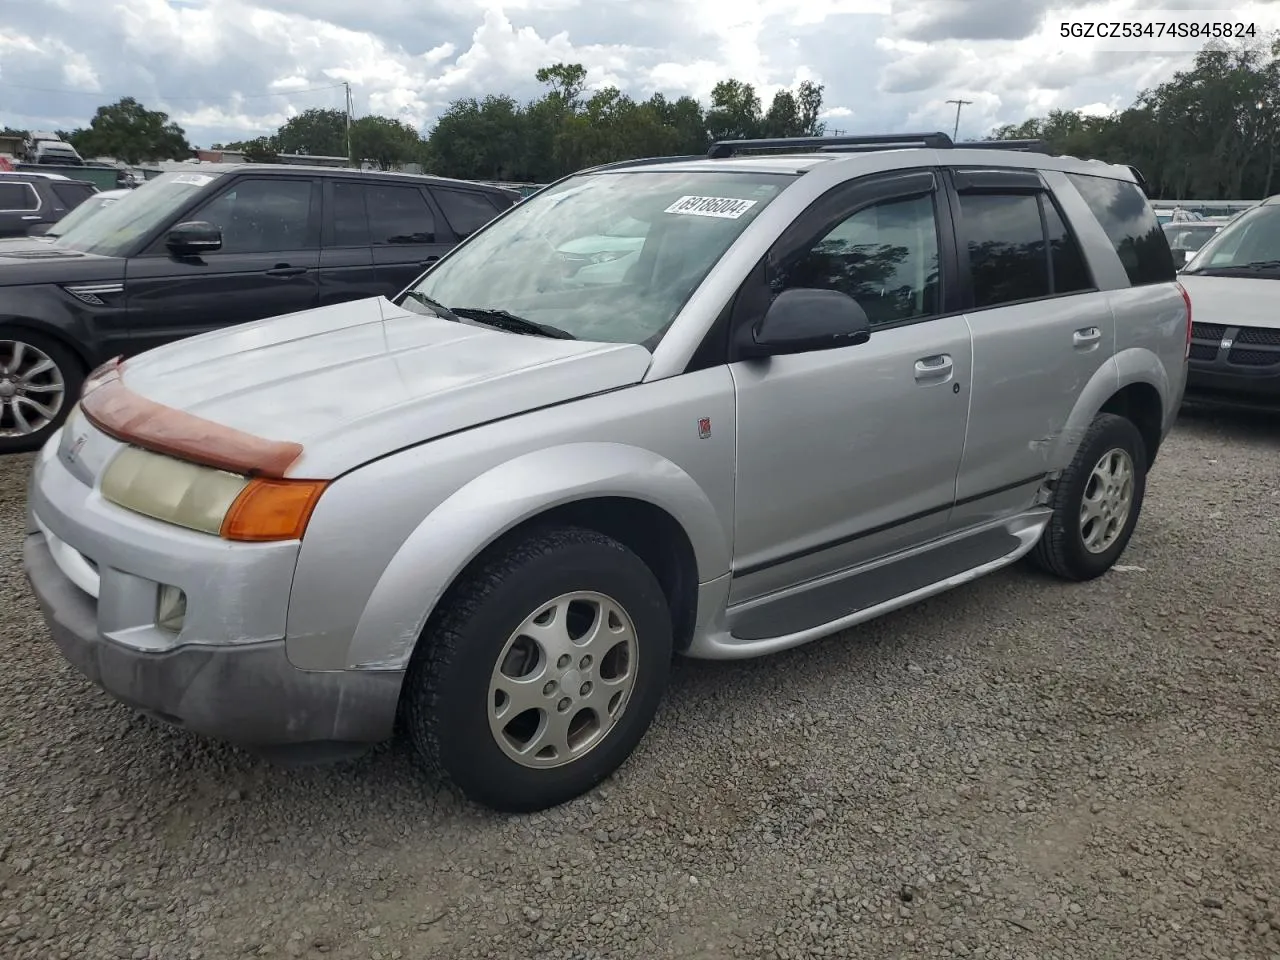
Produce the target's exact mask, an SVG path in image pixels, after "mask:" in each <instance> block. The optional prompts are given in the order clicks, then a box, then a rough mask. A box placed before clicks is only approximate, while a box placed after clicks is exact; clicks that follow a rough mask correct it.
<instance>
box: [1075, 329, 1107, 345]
mask: <svg viewBox="0 0 1280 960" xmlns="http://www.w3.org/2000/svg"><path fill="white" fill-rule="evenodd" d="M1101 339H1102V331H1101V330H1099V329H1098V328H1097V327H1084V328H1083V329H1080V330H1077V331H1076V332H1075V333H1073V334H1072V335H1071V342H1072V343H1074V344H1075V345H1076V346H1077V347H1092V346H1093V345H1094V344H1095V343H1097V342H1098V341H1099V340H1101Z"/></svg>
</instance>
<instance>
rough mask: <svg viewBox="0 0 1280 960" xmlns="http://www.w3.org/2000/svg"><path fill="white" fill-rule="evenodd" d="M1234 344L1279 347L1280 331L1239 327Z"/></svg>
mask: <svg viewBox="0 0 1280 960" xmlns="http://www.w3.org/2000/svg"><path fill="white" fill-rule="evenodd" d="M1236 343H1261V344H1265V345H1267V346H1269V347H1280V330H1268V329H1266V328H1265V327H1241V328H1240V336H1238V337H1236Z"/></svg>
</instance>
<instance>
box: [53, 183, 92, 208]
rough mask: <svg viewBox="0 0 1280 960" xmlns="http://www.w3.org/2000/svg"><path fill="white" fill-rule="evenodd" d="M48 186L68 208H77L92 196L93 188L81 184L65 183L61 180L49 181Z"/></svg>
mask: <svg viewBox="0 0 1280 960" xmlns="http://www.w3.org/2000/svg"><path fill="white" fill-rule="evenodd" d="M49 186H50V187H52V188H53V192H54V193H55V194H57V197H58V199H59V200H61V201H62V202H63V203H64V204H65V205H66V206H67V207H68V208H71V207H76V206H79V205H80V204H82V203H84V201H86V200H88V199H89V197H90V196H92V195H93V187H90V186H86V185H85V184H83V183H67V182H64V181H61V180H53V181H50V183H49Z"/></svg>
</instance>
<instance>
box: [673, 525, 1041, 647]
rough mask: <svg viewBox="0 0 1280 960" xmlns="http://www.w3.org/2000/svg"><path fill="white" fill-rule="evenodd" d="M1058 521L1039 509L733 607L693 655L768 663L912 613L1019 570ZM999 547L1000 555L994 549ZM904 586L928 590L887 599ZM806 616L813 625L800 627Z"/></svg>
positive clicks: (700, 641) (696, 644) (699, 640)
mask: <svg viewBox="0 0 1280 960" xmlns="http://www.w3.org/2000/svg"><path fill="white" fill-rule="evenodd" d="M1051 516H1052V511H1051V510H1049V509H1048V508H1047V507H1041V508H1037V509H1035V510H1031V511H1028V512H1026V513H1023V514H1020V515H1019V516H1018V517H1017V518H1015V519H1013V520H1004V521H1001V522H999V523H997V524H993V525H990V526H987V527H985V528H983V529H980V530H977V531H972V530H971V531H967V532H966V533H964V534H960V535H956V536H953V537H949V538H947V539H946V540H942V541H938V542H935V543H932V544H928V545H926V546H923V547H919V548H916V549H914V550H912V551H910V552H908V553H906V554H899V555H897V556H894V557H888V558H885V559H884V560H880V561H876V562H875V563H873V564H869V565H867V566H863V567H859V568H857V569H855V570H849V571H843V572H840V573H837V574H833V575H831V576H828V577H824V578H823V579H821V580H818V581H815V582H812V583H806V584H802V585H800V586H798V587H793V588H790V589H788V590H785V591H781V592H780V593H777V594H771V595H769V596H767V597H762V598H759V599H756V600H751V601H748V602H747V603H743V604H739V605H737V606H735V607H730V608H729V609H728V610H726V611H725V612H724V614H723V617H722V619H721V622H720V623H719V624H717V625H715V626H713V627H711V629H709V630H707V631H705V632H703V633H701V635H699V636H696V637H695V638H694V640H693V643H692V644H691V645H690V647H689V650H688V652H687V655H688V656H690V657H694V658H698V659H707V660H739V659H746V658H750V657H758V656H763V655H766V654H770V653H776V652H778V651H780V650H787V649H789V648H791V647H798V646H800V645H802V644H805V643H808V642H809V641H811V640H817V639H820V638H822V637H826V636H830V635H831V634H833V633H839V632H840V631H841V630H845V629H848V628H849V627H853V626H857V625H858V624H860V623H866V622H867V621H868V620H874V619H875V618H877V617H880V616H883V615H884V614H886V613H891V612H892V611H894V610H900V609H901V608H903V607H907V606H911V605H912V604H915V603H918V602H920V601H921V600H925V599H927V598H929V597H932V596H936V595H937V594H939V593H944V592H945V591H947V590H951V589H953V588H955V587H959V586H962V585H964V584H966V583H971V582H972V581H974V580H978V579H980V578H982V577H985V576H986V575H987V574H989V573H994V572H995V571H997V570H999V569H1001V568H1003V567H1007V566H1010V565H1011V564H1014V563H1017V562H1018V561H1019V560H1021V559H1022V558H1023V557H1024V556H1026V555H1027V554H1028V553H1030V552H1031V550H1032V548H1033V547H1035V545H1036V543H1037V542H1038V541H1039V540H1040V535H1041V534H1042V533H1043V532H1044V528H1045V527H1046V526H1047V525H1048V523H1049V518H1050V517H1051ZM997 543H999V544H1000V546H999V547H998V548H996V549H997V550H999V552H998V553H997V552H996V551H995V550H993V549H991V548H992V547H994V546H995V545H996V544H997ZM981 557H986V558H991V559H979V558H981ZM957 565H960V568H959V569H956V567H957ZM948 567H950V568H952V569H951V570H950V571H949V570H948ZM926 572H927V573H928V574H931V575H926ZM904 583H905V584H913V583H919V584H920V585H919V586H914V587H913V588H912V589H909V590H908V591H907V592H906V593H897V594H896V595H893V596H887V595H886V590H891V589H892V586H893V585H895V584H896V585H898V586H901V585H903V584H904ZM877 595H878V596H877ZM872 598H874V599H872ZM864 601H869V602H864ZM837 605H838V606H841V607H843V611H842V612H840V613H838V614H837V615H834V616H829V617H827V618H826V619H824V620H823V621H822V622H812V620H813V614H814V613H823V612H833V607H836V606H837ZM851 607H852V609H851ZM806 612H809V615H808V617H805V614H806ZM802 617H803V618H805V619H809V620H810V621H811V622H809V623H804V624H801V623H798V622H797V620H798V619H799V618H802ZM787 626H790V627H791V629H786V627H787Z"/></svg>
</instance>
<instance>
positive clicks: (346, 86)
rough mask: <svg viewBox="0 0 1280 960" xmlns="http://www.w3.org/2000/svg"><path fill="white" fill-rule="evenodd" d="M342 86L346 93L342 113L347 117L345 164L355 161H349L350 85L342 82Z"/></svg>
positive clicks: (344, 81)
mask: <svg viewBox="0 0 1280 960" xmlns="http://www.w3.org/2000/svg"><path fill="white" fill-rule="evenodd" d="M342 86H343V88H344V89H345V90H346V91H347V102H346V104H345V105H344V106H345V110H344V112H345V113H346V115H347V163H354V162H355V161H354V160H352V159H351V114H352V112H353V111H352V106H351V84H350V83H349V82H348V81H346V80H343V81H342Z"/></svg>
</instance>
